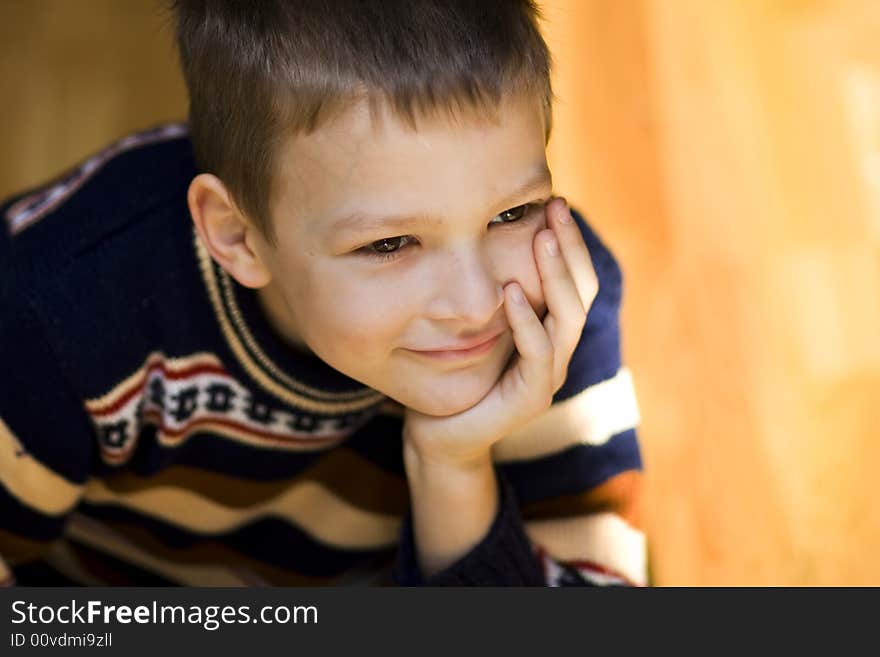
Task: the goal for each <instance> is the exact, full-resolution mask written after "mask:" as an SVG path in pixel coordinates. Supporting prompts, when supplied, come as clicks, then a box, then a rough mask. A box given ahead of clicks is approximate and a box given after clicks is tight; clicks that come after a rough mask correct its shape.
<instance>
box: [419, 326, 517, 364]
mask: <svg viewBox="0 0 880 657" xmlns="http://www.w3.org/2000/svg"><path fill="white" fill-rule="evenodd" d="M502 333H503V331H502V332H493V333H492V334H491V337H488V338H487V337H486V336H485V335H484V336H476V337H474V338H473V339H471V340H466V341H463V342H461V343H460V344H461V345H463V347H458V346H456V347H455V348H452V349H449V348H443V349H430V350H424V351H422V350H417V349H412V350H411V351H414V352H415V353H417V354H421V355H423V356H427V357H429V358H434V359H438V360H458V359H461V358H471V357H473V356H479V355H481V354H484V353H486V352H488V351H490V350H491V349H492V347H494V346H495V344H496V343H497V342H498V338H500V337H501V334H502Z"/></svg>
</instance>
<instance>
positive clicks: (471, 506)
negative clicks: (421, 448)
mask: <svg viewBox="0 0 880 657" xmlns="http://www.w3.org/2000/svg"><path fill="white" fill-rule="evenodd" d="M404 461H405V467H406V475H407V482H408V484H409V489H410V500H411V504H412V518H413V533H414V538H415V546H416V553H417V558H418V563H419V565H420V567H421V571H422V573H423V574H424V576H425V577H426V578H428V577H431V576H432V575H434V574H436V573H438V572H440V571H441V570H443V569H445V568H447V567H448V566H450V565H451V564H453V563H454V562H455V561H457V560H458V559H460V558H461V557H463V556H464V555H465V554H467V553H468V552H469V551H470V550H472V549H473V548H474V547H475V546H476V545H477V544H478V543H479V542H480V541H481V540H482V539H483V538H484V537H485V536H486V534H487V533H488V531H489V528H490V527H491V524H492V520H493V518H494V517H495V515H496V514H497V512H498V502H499V496H498V488H497V487H498V482H497V479H496V476H495V470H494V465H493V463H492V460H491V455H486V457H485V458H483V459H479V460H476V459H475V460H473V461H472V462H470V463H468V464H467V465H466V466H463V465H462V464H460V463H453V464H450V463H448V462H446V461H444V460H442V459H440V460H438V459H431V458H427V459H425V458H422V456H421V455H420V454H419V453H418V452H417V451H413V450H410V451H409V453H408V454H407V455H406V456H405V459H404Z"/></svg>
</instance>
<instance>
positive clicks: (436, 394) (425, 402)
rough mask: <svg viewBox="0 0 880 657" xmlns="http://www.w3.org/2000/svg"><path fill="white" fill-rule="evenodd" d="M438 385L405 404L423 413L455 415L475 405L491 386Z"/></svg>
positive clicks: (438, 415)
mask: <svg viewBox="0 0 880 657" xmlns="http://www.w3.org/2000/svg"><path fill="white" fill-rule="evenodd" d="M476 383H477V382H474V383H473V384H471V385H457V386H448V387H447V386H439V387H437V388H435V389H434V390H433V391H431V390H428V391H426V392H425V393H422V394H420V395H419V396H418V398H417V399H413V400H412V403H410V404H406V406H409V407H410V408H412V409H413V410H414V411H418V412H419V413H424V414H425V415H434V416H436V417H445V416H448V415H456V414H457V413H461V412H463V411H466V410H467V409H469V408H472V407H473V406H476V405H477V404H478V403H479V402H480V400H481V399H483V397H485V396H486V393H488V392H489V390H490V389H491V388H492V386H491V385H488V386H487V385H477V384H476Z"/></svg>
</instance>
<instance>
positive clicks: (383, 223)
mask: <svg viewBox="0 0 880 657" xmlns="http://www.w3.org/2000/svg"><path fill="white" fill-rule="evenodd" d="M552 182H553V178H552V176H551V175H550V169H548V168H547V164H546V163H543V162H542V163H541V164H540V165H539V166H537V167H535V173H534V174H533V175H532V176H530V177H529V179H528V180H526V181H525V182H524V183H523V184H522V185H520V186H519V187H517V188H516V189H515V190H513V191H512V192H511V193H510V194H508V195H507V196H505V197H504V198H503V199H501V200H500V201H498V206H499V207H502V206H503V207H504V208H505V209H506V208H510V207H514V206H513V205H512V204H513V203H515V202H516V201H518V200H520V199H522V198H523V197H524V196H527V195H528V194H529V193H531V192H534V191H535V190H538V189H541V188H543V187H546V186H547V185H548V184H550V185H552ZM440 221H441V218H440V217H438V216H437V215H431V214H416V215H413V214H402V215H365V214H359V213H354V214H350V215H346V216H344V217H341V218H339V219H336V220H334V221H333V222H332V223H331V224H330V226H329V231H331V232H333V231H356V232H367V231H373V230H379V229H382V228H387V229H403V228H407V227H410V226H424V225H427V224H432V223H440Z"/></svg>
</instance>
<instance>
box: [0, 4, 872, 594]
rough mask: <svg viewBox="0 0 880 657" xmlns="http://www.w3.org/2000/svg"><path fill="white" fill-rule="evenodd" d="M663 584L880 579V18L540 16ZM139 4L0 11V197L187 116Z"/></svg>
mask: <svg viewBox="0 0 880 657" xmlns="http://www.w3.org/2000/svg"><path fill="white" fill-rule="evenodd" d="M542 5H543V6H544V13H545V17H546V19H547V22H546V33H547V37H548V41H549V43H550V46H551V49H552V50H553V51H554V55H555V58H556V61H557V68H556V78H555V88H556V93H557V95H558V96H559V99H560V100H559V104H558V105H557V107H556V122H555V127H554V137H553V139H552V140H551V144H550V152H551V164H552V168H553V172H554V177H555V180H556V187H557V190H558V191H559V193H562V194H565V195H566V196H567V197H568V198H569V200H570V201H571V202H573V203H574V204H575V205H576V206H577V207H579V208H581V209H583V210H584V211H586V212H587V214H588V215H589V217H590V220H591V223H592V224H593V225H594V226H595V227H596V228H597V230H598V231H599V233H600V234H601V235H602V237H603V238H604V240H605V241H606V242H607V243H608V244H609V245H610V247H611V248H612V250H613V251H614V252H615V254H616V255H617V256H618V259H619V260H620V261H621V263H622V266H623V268H624V274H625V284H626V286H625V297H624V308H623V347H624V357H625V360H626V361H627V363H628V364H629V366H630V367H631V368H632V370H633V373H634V377H635V381H636V386H637V391H638V393H639V397H640V402H641V410H642V416H643V422H642V425H641V440H642V443H643V448H644V455H645V464H646V472H647V481H648V499H647V512H648V518H649V526H648V531H649V543H650V549H651V568H652V571H653V577H654V582H655V583H657V584H671V585H675V584H820V585H821V584H875V585H877V584H880V563H878V561H877V560H876V559H874V558H873V557H872V556H871V555H874V554H876V553H878V552H880V505H877V504H876V503H874V489H873V486H872V485H871V483H870V482H871V481H872V480H873V477H874V476H875V474H874V467H876V466H878V465H880V442H878V440H877V438H878V433H880V431H878V428H880V410H878V409H880V340H878V327H880V4H878V3H877V2H875V1H874V0H835V1H833V2H832V1H831V0H776V1H772V0H763V1H759V0H717V1H713V2H705V1H704V0H545V1H544V2H542ZM163 21H164V18H163V17H162V15H161V12H160V10H159V6H158V5H157V4H156V3H155V2H153V1H152V0H126V1H124V2H120V1H115V0H83V1H80V2H67V1H64V0H40V1H39V2H28V1H25V0H3V1H0V80H2V83H3V89H4V91H5V94H4V96H5V98H4V101H3V104H2V118H3V120H2V121H0V144H2V145H3V147H4V150H5V154H6V157H4V158H2V159H0V196H5V195H6V194H8V193H10V192H12V191H14V190H16V189H18V188H20V187H23V186H27V185H33V184H36V183H38V182H41V181H42V180H44V179H46V178H47V177H49V176H51V175H53V174H55V173H58V172H59V171H60V170H62V169H63V168H65V167H67V166H69V165H71V164H73V163H74V162H76V161H77V160H79V159H81V158H83V157H85V156H86V155H89V154H90V153H92V152H94V151H95V150H97V149H99V148H100V147H101V146H102V145H104V144H105V143H106V142H108V141H110V140H112V139H114V138H116V137H119V136H121V135H123V134H125V133H126V132H128V131H130V130H133V129H136V128H143V127H148V126H150V125H153V124H156V123H160V122H163V121H166V120H170V119H180V118H182V117H184V115H185V109H186V100H185V91H184V88H183V85H182V82H181V78H180V74H179V72H178V70H177V67H176V61H175V57H174V52H173V49H172V46H171V41H170V34H169V30H168V29H167V26H165V25H164V23H163Z"/></svg>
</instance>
